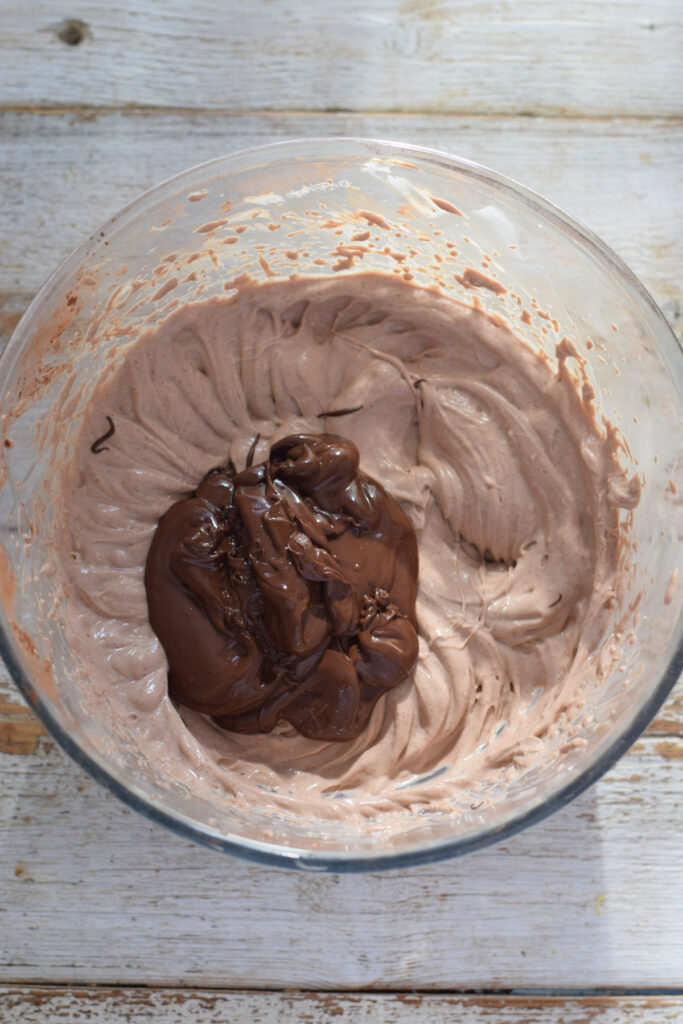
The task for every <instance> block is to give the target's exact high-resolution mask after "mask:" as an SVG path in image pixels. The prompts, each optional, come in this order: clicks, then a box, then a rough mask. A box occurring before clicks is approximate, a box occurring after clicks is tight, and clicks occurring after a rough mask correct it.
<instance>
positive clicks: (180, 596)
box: [145, 434, 417, 740]
mask: <svg viewBox="0 0 683 1024" xmlns="http://www.w3.org/2000/svg"><path fill="white" fill-rule="evenodd" d="M358 463H359V456H358V449H357V448H356V446H355V445H354V444H352V443H351V442H350V441H348V440H346V439H344V438H342V437H338V436H336V435H333V434H316V435H306V434H299V435H293V436H290V437H286V438H284V439H283V440H281V441H277V442H276V443H275V444H274V445H273V446H272V447H271V449H270V457H269V459H268V461H267V462H264V463H262V464H260V465H257V466H248V467H247V468H246V469H244V470H243V471H242V472H240V473H236V472H235V469H234V466H233V465H232V463H229V464H228V466H227V467H225V468H222V469H216V470H213V471H212V472H211V473H209V474H207V476H205V477H204V479H203V480H202V481H201V483H200V485H199V487H198V488H197V490H196V491H195V493H194V494H192V495H191V496H190V497H189V498H185V499H184V500H182V501H179V502H177V503H176V504H175V505H173V506H172V507H171V508H170V509H169V510H168V512H166V514H165V515H164V516H163V517H162V518H161V520H160V522H159V526H158V528H157V530H156V533H155V535H154V538H153V540H152V544H151V546H150V550H149V554H148V557H147V564H146V567H145V586H146V588H147V601H148V606H149V619H150V623H151V626H152V629H153V630H154V632H155V633H156V635H157V636H158V638H159V640H160V641H161V644H162V646H163V648H164V651H165V652H166V657H167V659H168V663H169V672H168V682H169V692H170V694H171V696H172V697H173V698H174V699H175V700H177V701H178V702H179V703H181V704H185V705H186V706H187V707H190V708H194V709H195V710H197V711H201V712H204V713H205V714H208V715H211V716H212V717H213V718H214V719H215V721H216V722H217V723H218V724H219V725H220V726H222V727H223V728H225V729H231V730H234V731H237V732H248V733H255V732H270V730H271V729H272V728H273V727H274V726H275V725H276V724H277V723H278V722H280V721H288V722H290V723H291V724H292V725H293V726H294V727H295V728H296V729H298V731H299V732H300V733H302V734H303V735H304V736H308V737H311V738H312V739H319V740H348V739H352V738H353V737H355V736H357V735H358V734H359V733H360V732H362V730H363V729H364V728H365V726H366V725H367V722H368V719H369V717H370V713H371V711H372V709H373V707H374V705H375V703H376V701H377V700H378V698H379V697H380V696H381V695H382V693H384V692H385V691H386V690H388V689H390V688H391V687H393V686H396V685H397V684H398V683H400V682H401V681H402V680H404V679H405V678H406V677H407V676H408V674H409V673H410V671H411V669H412V667H413V665H414V663H415V659H416V657H417V633H416V630H415V594H416V587H417V541H416V538H415V533H414V531H413V528H412V526H411V524H410V522H409V520H408V518H407V516H406V515H405V513H404V512H403V511H402V510H401V508H400V507H399V506H398V504H397V503H396V502H395V501H394V499H393V498H392V497H391V496H390V495H389V494H387V492H386V491H385V490H384V488H383V487H382V486H381V485H380V484H378V483H377V482H376V481H375V480H372V479H371V478H370V477H368V476H366V475H365V474H364V473H361V472H360V471H359V465H358Z"/></svg>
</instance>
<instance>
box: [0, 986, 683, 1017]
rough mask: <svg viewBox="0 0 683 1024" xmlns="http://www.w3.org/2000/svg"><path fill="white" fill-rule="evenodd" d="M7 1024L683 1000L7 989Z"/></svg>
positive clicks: (519, 1010)
mask: <svg viewBox="0 0 683 1024" xmlns="http://www.w3.org/2000/svg"><path fill="white" fill-rule="evenodd" d="M0 1010H2V1012H3V1020H4V1022H5V1024H61V1022H63V1021H68V1022H69V1024H81V1022H84V1024H85V1022H87V1024H118V1022H121V1024H124V1022H125V1024H146V1022H148V1021H149V1020H151V1019H155V1020H163V1022H164V1024H190V1022H191V1024H225V1022H226V1021H229V1022H230V1024H247V1021H248V1022H249V1024H270V1022H274V1021H278V1022H281V1024H290V1022H293V1021H307V1022H311V1024H312V1022H315V1024H326V1022H328V1024H336V1021H337V1018H338V1017H343V1018H344V1022H345V1024H446V1022H451V1021H456V1020H463V1021H466V1022H467V1024H586V1022H587V1021H590V1022H591V1024H680V1021H681V1020H683V997H681V996H649V997H648V996H587V997H584V998H552V997H548V996H546V997H543V996H533V997H532V996H454V995H453V996H451V995H448V996H445V995H443V996H442V995H424V994H420V993H410V994H408V993H406V994H405V995H403V994H390V995H389V994H382V995H379V994H373V993H368V992H359V993H355V994H353V995H351V994H347V993H341V992H221V991H216V990H203V991H196V990H192V989H188V990H183V991H180V990H177V989H156V990H154V989H152V990H150V989H144V988H117V989H106V988H102V989H87V988H67V989H50V988H43V987H38V986H30V987H29V986H26V987H19V986H16V987H0Z"/></svg>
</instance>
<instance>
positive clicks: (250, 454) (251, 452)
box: [246, 434, 261, 469]
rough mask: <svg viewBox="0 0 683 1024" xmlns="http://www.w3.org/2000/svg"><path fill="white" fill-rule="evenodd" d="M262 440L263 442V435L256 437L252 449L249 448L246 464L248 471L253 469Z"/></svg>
mask: <svg viewBox="0 0 683 1024" xmlns="http://www.w3.org/2000/svg"><path fill="white" fill-rule="evenodd" d="M260 440H261V435H260V434H257V435H256V437H255V438H254V440H253V441H252V442H251V447H250V448H249V451H248V452H247V462H246V466H247V469H250V468H251V464H252V462H253V461H254V455H255V453H256V445H257V444H258V443H259V441H260Z"/></svg>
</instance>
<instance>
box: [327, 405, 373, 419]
mask: <svg viewBox="0 0 683 1024" xmlns="http://www.w3.org/2000/svg"><path fill="white" fill-rule="evenodd" d="M362 408H363V406H362V405H354V406H353V408H351V409H330V410H328V411H327V412H319V413H318V419H319V420H324V419H326V418H327V417H328V416H350V415H351V413H352V412H360V410H361V409H362Z"/></svg>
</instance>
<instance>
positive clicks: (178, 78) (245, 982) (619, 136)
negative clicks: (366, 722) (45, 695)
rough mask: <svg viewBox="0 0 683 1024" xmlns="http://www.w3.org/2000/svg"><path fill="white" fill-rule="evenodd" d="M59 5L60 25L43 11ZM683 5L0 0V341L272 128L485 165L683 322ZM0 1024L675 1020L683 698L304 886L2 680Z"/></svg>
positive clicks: (681, 961) (682, 896) (681, 916)
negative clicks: (100, 776)
mask: <svg viewBox="0 0 683 1024" xmlns="http://www.w3.org/2000/svg"><path fill="white" fill-rule="evenodd" d="M69 14H73V17H74V18H76V19H78V20H75V21H74V20H72V21H66V20H65V15H69ZM682 67H683V5H682V4H681V2H680V0H651V2H649V3H647V4H645V3H636V2H634V0H622V2H620V3H618V4H617V3H607V2H600V0H592V2H591V0H577V2H574V3H561V2H551V0H518V2H516V3H501V2H497V3H489V2H486V0H480V2H479V3H477V4H472V3H471V0H364V2H361V0H345V2H344V3H341V2H335V3H333V2H330V0H317V2H316V3H315V4H312V3H310V2H309V3H305V2H303V0H299V3H295V2H292V0H290V2H288V3H287V2H284V0H282V2H280V0H250V2H248V3H245V4H242V5H240V4H238V3H237V2H236V0H225V2H221V0H194V2H193V3H192V4H189V3H187V2H180V0H165V2H164V0H156V2H155V0H118V2H110V3H107V4H105V3H103V2H101V0H99V2H93V0H90V2H86V0H83V2H78V3H72V4H70V5H63V4H57V3H55V2H32V3H23V4H22V3H17V2H16V0H0V197H1V199H2V201H1V202H0V333H1V334H2V336H3V342H4V341H5V340H6V339H7V337H9V334H10V333H11V331H12V329H13V327H14V326H15V324H16V323H17V321H18V319H19V316H20V315H21V313H22V312H23V310H24V309H25V307H26V305H27V304H28V302H29V300H30V298H31V295H32V294H33V293H34V292H35V291H36V289H37V288H38V286H39V285H40V283H41V282H42V280H43V279H44V278H45V276H46V275H47V274H48V272H49V271H50V270H51V269H52V267H53V266H54V265H55V263H56V262H57V261H58V260H59V259H60V258H61V257H62V256H63V255H64V254H66V252H67V251H68V250H69V249H71V248H72V246H73V245H74V244H76V243H77V242H78V241H79V240H80V239H81V238H82V237H83V236H84V235H85V234H87V233H88V232H89V231H90V230H92V229H93V228H94V227H95V226H96V225H97V224H98V223H99V222H100V221H101V220H103V219H104V218H105V217H107V216H109V215H110V214H112V213H113V212H114V211H115V210H116V209H117V208H118V207H120V206H121V205H122V204H123V203H125V202H126V201H127V200H129V199H131V198H132V197H133V196H135V195H136V194H137V193H138V192H140V191H141V190H143V189H144V188H146V187H148V186H149V185H151V184H153V183H155V182H156V181H158V180H160V179H162V178H164V177H167V176H168V175H169V174H171V173H174V172H175V171H178V170H181V169H182V168H183V167H186V166H189V165H190V164H193V163H197V162H199V161H201V160H204V159H208V158H210V157H212V156H216V155H219V154H221V153H224V152H227V151H231V150H234V149H237V148H240V147H243V146H250V145H254V144H257V143H261V142H266V141H269V140H273V139H277V138H291V137H294V136H313V135H326V134H337V135H349V134H358V135H366V136H367V135H372V136H380V137H385V138H393V139H399V140H404V141H409V142H416V143H421V144H425V145H431V146H436V147H438V148H441V149H445V150H449V151H451V152H454V153H458V154H461V155H463V156H466V157H469V158H471V159H474V160H477V161H480V162H482V163H485V164H489V165H490V166H492V167H495V168H497V169H498V170H500V171H502V172H504V173H507V174H508V175H510V176H512V177H515V178H518V179H520V180H522V181H524V182H525V183H527V184H528V185H530V186H532V187H534V188H536V189H537V190H538V191H540V192H542V193H544V194H545V195H546V196H548V197H549V198H550V199H552V200H554V201H555V202H557V203H558V204H560V205H561V206H563V207H565V208H566V209H567V210H568V212H570V213H571V214H573V215H574V216H575V217H577V218H578V219H579V220H581V221H583V222H584V223H586V224H587V225H589V226H590V227H591V228H592V229H593V230H594V231H596V232H597V233H598V234H599V235H601V236H602V237H603V238H604V239H605V240H606V241H607V242H608V243H609V244H610V245H612V247H613V248H614V249H615V250H616V251H617V252H618V253H619V254H620V255H621V256H623V257H624V259H625V260H626V261H627V263H629V264H630V266H631V267H632V268H633V270H634V271H635V272H636V273H637V274H638V275H639V276H640V277H641V278H642V280H643V281H644V282H645V284H646V285H647V286H648V287H649V288H650V290H651V291H652V293H653V295H654V296H655V298H656V299H657V301H658V302H659V303H660V305H661V307H662V309H663V310H664V312H665V314H666V315H667V317H668V318H669V320H670V322H671V324H672V325H673V327H674V329H675V330H677V331H678V332H679V335H680V333H681V331H682V329H683V317H682V315H681V308H682V300H683V289H682V288H681V284H682V280H681V267H683V211H682V200H683V71H682V70H681V69H682ZM0 751H2V753H1V754H0V771H1V783H0V986H1V987H0V1020H2V1021H3V1022H5V1021H6V1022H8V1024H9V1022H19V1021H21V1022H26V1024H32V1022H35V1021H41V1022H43V1021H48V1022H52V1021H54V1022H56V1021H65V1020H66V1021H74V1022H80V1021H86V1020H87V1021H90V1022H95V1024H97V1022H107V1024H116V1022H119V1021H127V1022H133V1024H138V1022H141V1021H148V1020H152V1019H154V1020H160V1021H164V1022H169V1024H180V1022H188V1021H196V1022H199V1024H209V1022H212V1024H216V1022H219V1021H220V1022H223V1021H230V1022H237V1024H239V1022H243V1021H260V1022H265V1021H270V1020H285V1021H290V1020H291V1021H294V1020H302V1021H328V1020H330V1021H331V1020H332V1019H333V1018H336V1017H338V1016H343V1018H344V1020H345V1021H348V1022H349V1024H357V1022H361V1021H363V1022H366V1021H367V1022H369V1021H373V1022H374V1021H387V1022H415V1024H423V1022H425V1024H426V1022H430V1024H432V1022H437V1024H438V1022H440V1021H446V1020H466V1021H473V1022H475V1024H479V1022H487V1024H501V1022H503V1021H505V1022H507V1024H518V1022H519V1024H521V1022H522V1021H524V1022H528V1024H536V1022H538V1024H560V1022H561V1024H579V1022H584V1021H591V1022H594V1024H606V1022H609V1024H625V1022H627V1021H628V1022H631V1021H633V1022H636V1021H637V1022H650V1021H651V1022H655V1024H659V1022H664V1021H667V1022H669V1021H683V873H682V872H681V859H682V856H683V815H682V813H681V802H682V801H683V687H682V686H681V685H680V684H679V686H678V688H677V690H676V691H675V692H674V694H673V696H672V698H671V699H670V700H669V701H668V703H667V704H666V706H665V708H664V709H663V710H662V711H661V713H660V714H659V715H658V717H657V719H656V721H655V722H654V723H653V724H652V726H651V727H650V729H649V730H648V732H647V734H646V735H645V736H643V737H642V739H641V740H640V741H639V742H638V743H636V744H635V746H634V747H633V748H632V750H631V751H630V752H629V753H628V755H627V756H626V757H624V758H623V759H622V760H621V761H620V762H619V763H618V764H617V765H616V766H615V768H614V769H613V770H612V771H611V772H610V773H609V775H608V776H607V777H606V778H604V779H602V780H601V781H600V782H599V783H598V784H597V785H596V786H594V787H593V788H592V789H591V790H590V791H589V792H587V793H585V794H584V795H583V796H582V797H580V798H579V799H578V800H577V801H576V802H575V803H573V804H572V805H571V806H569V807H567V808H565V809H564V810H563V811H561V812H559V813H558V814H556V815H555V816H554V817H553V818H551V819H550V820H548V821H546V822H545V823H543V824H541V825H539V826H537V827H535V828H533V829H531V830H530V831H529V832H527V833H524V834H522V835H520V836H517V837H516V838H514V839H512V840H510V841H509V842H507V843H505V844H504V845H501V846H499V847H497V848H493V849H488V850H486V851H484V852H483V853H480V854H475V855H471V856H470V857H468V858H465V859H462V860H458V861H451V862H446V863H442V864H439V865H436V866H430V867H421V868H418V869H415V870H409V871H400V872H390V873H388V874H384V875H370V876H359V877H354V876H311V875H299V874H293V873H292V874H290V873H287V872H284V871H274V870H269V869H265V868H261V867H253V866H248V865H247V864H245V863H242V862H241V861H238V860H233V859H230V858H228V857H225V856H220V855H218V854H216V853H213V852H210V851H207V850H203V849H199V848H196V847H194V846H193V845H191V844H189V843H187V842H183V841H182V840H180V839H177V838H176V837H174V836H171V835H169V834H166V833H165V832H163V831H162V830H160V829H159V828H158V827H155V826H153V825H151V824H149V823H147V822H146V821H144V820H143V819H142V818H139V817H137V816H136V815H135V814H133V813H132V812H131V811H129V810H128V809H127V808H125V807H123V806H122V805H121V804H119V803H118V802H117V800H116V799H115V798H114V797H113V796H111V795H109V794H108V793H106V792H104V791H103V790H101V789H100V788H99V787H98V786H97V785H96V784H95V783H93V782H92V781H91V780H90V779H89V778H88V777H87V776H86V775H85V774H84V773H83V772H82V771H81V770H80V769H79V768H77V767H76V765H75V764H73V763H71V761H70V760H69V759H68V758H67V757H66V755H65V754H63V753H62V752H61V750H60V749H59V748H58V747H56V745H55V744H54V742H53V741H52V740H51V739H50V738H49V737H48V736H46V735H45V733H44V732H43V730H42V728H41V726H40V724H39V723H38V722H37V721H36V720H35V719H34V718H33V717H32V715H31V713H30V712H29V711H28V710H27V709H26V708H25V707H24V705H23V703H22V701H21V699H20V698H19V696H18V694H17V692H16V691H15V690H14V688H13V686H12V684H11V683H10V682H9V680H8V679H7V677H6V674H5V673H1V674H0Z"/></svg>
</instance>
